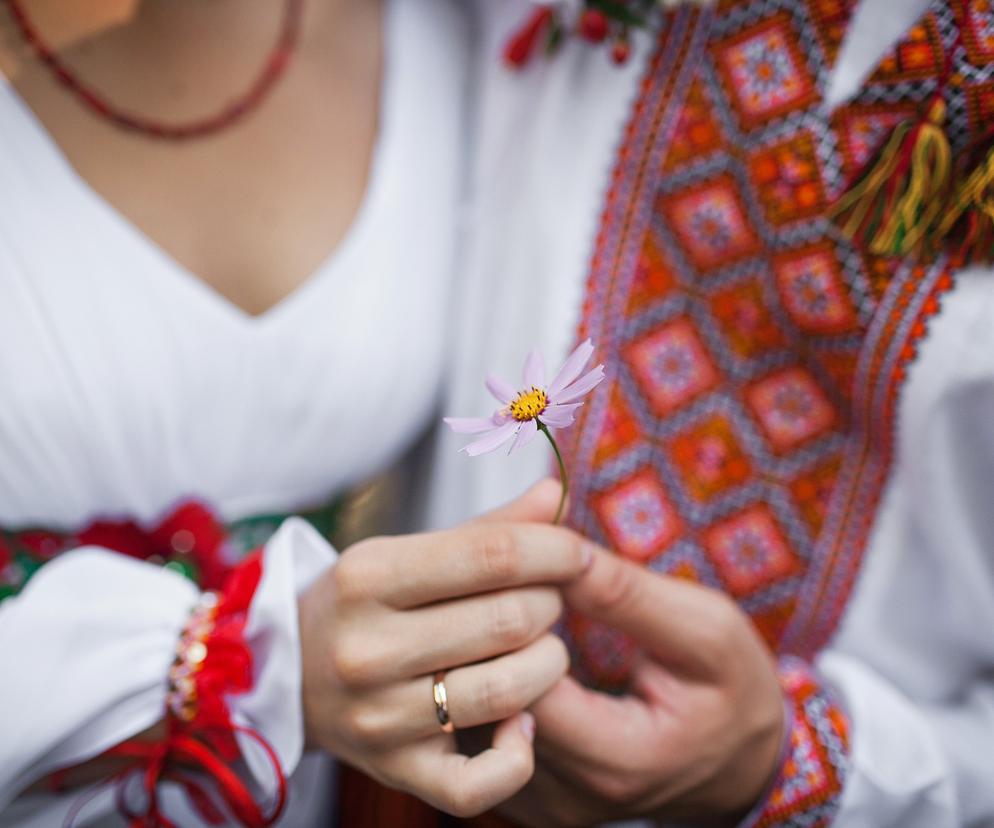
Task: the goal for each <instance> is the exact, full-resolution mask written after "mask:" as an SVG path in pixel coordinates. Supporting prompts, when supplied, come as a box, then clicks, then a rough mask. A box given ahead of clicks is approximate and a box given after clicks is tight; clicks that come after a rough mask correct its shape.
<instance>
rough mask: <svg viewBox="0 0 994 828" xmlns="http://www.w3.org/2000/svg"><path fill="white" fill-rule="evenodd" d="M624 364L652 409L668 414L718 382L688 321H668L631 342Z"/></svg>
mask: <svg viewBox="0 0 994 828" xmlns="http://www.w3.org/2000/svg"><path fill="white" fill-rule="evenodd" d="M626 357H627V359H628V363H629V365H630V366H631V368H632V371H633V372H634V374H635V378H636V380H637V381H638V383H639V385H640V386H641V387H642V388H643V390H644V392H645V394H646V396H647V398H648V400H649V402H650V403H651V405H652V407H653V409H655V411H656V412H658V413H659V414H668V413H670V412H671V411H673V410H674V409H676V408H678V407H679V406H681V405H683V404H684V403H686V402H687V401H688V400H690V399H692V398H693V397H696V396H698V395H699V394H702V393H703V392H705V391H707V390H708V389H709V388H712V387H714V385H715V384H716V383H717V382H718V372H717V370H716V369H715V367H714V363H713V362H712V361H711V358H710V357H709V356H708V353H707V350H706V349H705V347H704V344H703V343H702V342H701V339H700V337H699V336H698V335H697V332H696V331H695V330H694V325H693V323H692V322H691V321H690V320H689V319H686V318H684V319H678V320H676V321H674V322H670V323H668V324H666V325H664V326H663V327H661V328H658V329H657V330H655V331H652V332H650V333H649V334H648V335H647V336H644V337H642V338H641V339H638V340H636V341H635V342H633V343H632V344H631V345H630V346H629V347H628V349H627V351H626Z"/></svg>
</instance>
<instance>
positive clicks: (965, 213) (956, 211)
mask: <svg viewBox="0 0 994 828" xmlns="http://www.w3.org/2000/svg"><path fill="white" fill-rule="evenodd" d="M936 235H937V236H938V237H939V238H942V239H948V240H949V245H948V246H949V247H950V249H951V252H952V253H953V255H954V257H955V258H956V259H957V260H958V261H959V262H960V263H961V264H971V263H972V264H979V263H984V264H990V263H991V262H992V261H994V149H991V150H989V151H988V152H987V155H986V157H985V158H984V160H983V161H982V162H981V163H979V164H978V165H977V166H976V167H974V169H973V171H972V172H971V173H970V174H969V175H968V176H967V177H966V178H965V179H964V180H963V181H962V182H961V183H960V184H959V185H958V186H957V187H956V192H955V195H954V197H953V199H952V200H951V202H950V205H949V208H948V209H947V210H946V212H945V213H944V215H943V216H942V219H941V220H940V222H939V226H938V230H937V233H936Z"/></svg>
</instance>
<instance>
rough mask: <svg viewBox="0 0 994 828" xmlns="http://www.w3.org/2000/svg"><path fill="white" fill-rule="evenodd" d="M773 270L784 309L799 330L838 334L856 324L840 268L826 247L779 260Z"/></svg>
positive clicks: (809, 249) (792, 253) (794, 253)
mask: <svg viewBox="0 0 994 828" xmlns="http://www.w3.org/2000/svg"><path fill="white" fill-rule="evenodd" d="M773 269H774V272H775V273H776V277H777V284H778V285H779V287H780V296H781V298H782V299H783V303H784V307H785V308H786V309H787V312H788V313H789V314H790V315H791V317H793V319H794V321H795V322H796V323H797V324H798V325H799V326H800V327H801V328H804V329H805V330H809V331H814V332H821V333H842V332H845V331H848V330H851V329H852V328H853V326H854V325H855V324H856V314H855V313H854V312H853V309H852V305H851V304H850V303H849V299H848V297H847V296H846V288H845V285H844V284H843V282H842V274H841V268H840V267H839V263H838V261H836V258H835V254H834V253H833V250H832V248H831V246H830V245H819V246H817V247H811V248H804V249H801V250H797V251H792V252H791V253H788V254H785V255H783V256H779V257H777V258H776V259H775V260H774V266H773Z"/></svg>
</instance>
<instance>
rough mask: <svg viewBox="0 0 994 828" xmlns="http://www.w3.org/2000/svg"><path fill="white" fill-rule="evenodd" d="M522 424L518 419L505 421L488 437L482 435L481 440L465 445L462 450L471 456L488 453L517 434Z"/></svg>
mask: <svg viewBox="0 0 994 828" xmlns="http://www.w3.org/2000/svg"><path fill="white" fill-rule="evenodd" d="M520 426H521V423H519V422H518V421H517V420H511V421H510V422H507V423H504V425H502V426H498V427H497V428H495V429H494V430H493V431H491V432H490V433H489V434H488V435H487V436H486V437H481V438H480V439H479V440H476V441H475V442H472V443H470V444H469V445H468V446H463V449H462V450H463V451H464V452H466V454H468V455H469V456H470V457H477V456H479V455H481V454H486V453H487V452H489V451H494V450H495V449H499V448H500V447H501V446H502V445H504V443H506V442H507V441H508V440H510V439H511V438H512V437H513V436H514V435H515V432H517V430H518V428H519V427H520Z"/></svg>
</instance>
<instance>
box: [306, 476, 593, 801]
mask: <svg viewBox="0 0 994 828" xmlns="http://www.w3.org/2000/svg"><path fill="white" fill-rule="evenodd" d="M558 497H559V489H558V485H557V484H555V483H551V482H548V481H547V482H545V483H542V484H539V485H538V486H536V487H535V488H533V489H532V490H531V491H530V492H528V493H527V494H526V495H525V496H523V497H522V498H521V499H519V500H518V501H515V502H514V503H512V504H511V505H510V506H508V507H506V508H505V509H503V510H500V511H499V512H497V513H494V514H491V515H489V516H488V517H487V518H485V519H482V520H480V521H476V522H473V523H471V524H467V525H464V526H461V527H459V528H456V529H453V530H450V531H446V532H439V533H433V534H422V535H409V536H402V537H396V538H373V539H371V540H367V541H363V542H361V543H358V544H356V545H355V546H353V547H351V548H349V549H348V550H347V551H346V552H345V554H344V555H343V556H342V558H341V559H340V560H339V562H338V563H337V565H336V566H334V567H332V568H331V569H329V570H328V572H327V573H325V574H324V575H323V576H322V577H321V578H320V579H319V580H318V581H317V582H315V584H314V585H313V586H312V587H311V588H310V589H309V590H308V591H307V592H306V593H304V594H303V595H302V596H301V599H300V627H301V646H302V651H303V688H304V689H303V695H304V718H305V726H306V731H307V737H308V742H309V744H312V745H315V746H318V747H321V748H323V749H324V750H327V751H329V752H330V753H333V754H335V755H336V756H338V757H340V758H342V759H344V760H345V761H347V762H349V763H350V764H353V765H355V766H357V767H359V768H361V769H362V770H363V771H365V772H366V773H368V774H370V775H371V776H373V777H374V778H376V779H378V780H380V781H381V782H383V783H385V784H387V785H389V786H391V787H394V788H400V789H402V790H406V791H409V792H411V793H414V794H416V795H417V796H419V797H421V798H422V799H425V800H426V801H428V802H429V803H431V804H432V805H434V806H436V807H438V808H440V809H442V810H445V811H448V812H450V813H453V814H455V815H458V816H470V815H475V814H478V813H481V812H483V811H485V810H487V809H489V808H491V807H493V806H494V805H496V804H497V803H499V802H501V801H503V800H504V799H506V798H507V797H509V796H511V795H512V794H514V793H515V792H516V791H517V790H519V789H520V788H521V787H522V786H523V785H525V784H526V783H527V781H528V780H529V779H530V778H531V775H532V771H533V768H534V758H533V754H532V737H533V735H534V727H535V724H534V720H533V719H532V717H531V715H530V714H528V713H524V712H522V711H524V710H525V708H527V707H528V706H529V705H531V704H532V703H533V702H534V701H535V700H536V699H538V698H539V697H541V696H542V695H543V694H544V693H545V692H546V691H547V690H548V689H549V688H550V687H552V686H553V685H554V684H555V683H556V682H557V681H559V679H560V678H562V676H563V675H564V674H565V673H566V670H567V668H568V663H569V659H568V656H567V653H566V650H565V648H564V646H563V644H562V642H560V641H559V639H558V638H556V637H555V636H553V635H551V634H549V633H548V629H549V627H550V626H551V625H552V624H553V623H554V622H555V620H556V618H557V617H558V616H559V613H560V610H561V605H562V602H561V598H560V594H559V592H558V590H556V589H555V588H553V587H552V586H549V585H551V584H563V583H567V582H569V581H570V580H572V579H574V578H576V577H577V576H578V575H579V574H580V573H581V572H582V571H583V570H584V569H585V567H586V565H587V564H588V563H589V560H590V554H591V553H590V551H588V550H589V547H588V545H587V544H586V543H585V542H584V541H583V539H582V538H580V537H579V536H578V535H576V534H574V533H572V532H570V531H568V530H566V529H561V528H555V527H552V526H549V525H543V524H542V523H541V521H546V522H547V521H550V520H551V519H552V516H553V514H554V513H555V509H556V505H557V502H558ZM443 670H447V671H448V672H447V673H446V674H445V685H446V689H447V692H448V709H449V714H450V717H451V721H452V722H453V723H454V725H455V726H456V727H457V728H465V727H472V726H474V725H480V724H485V723H488V722H498V721H499V722H501V724H500V725H499V726H498V727H497V729H496V731H495V733H494V737H493V744H492V747H491V749H489V750H486V751H484V752H483V753H481V754H479V755H477V756H474V757H472V758H469V757H466V756H463V755H460V754H459V753H458V751H457V749H456V743H455V739H454V737H453V736H452V735H450V734H445V733H443V732H442V731H441V728H440V726H439V722H438V718H437V716H436V710H435V705H434V702H433V699H432V684H433V676H434V674H435V673H436V671H443Z"/></svg>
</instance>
